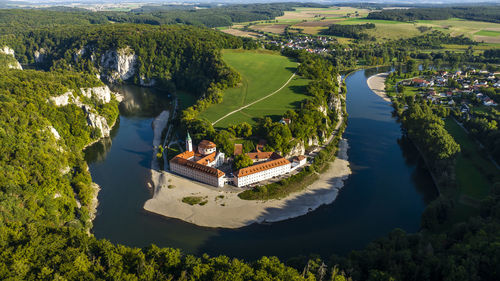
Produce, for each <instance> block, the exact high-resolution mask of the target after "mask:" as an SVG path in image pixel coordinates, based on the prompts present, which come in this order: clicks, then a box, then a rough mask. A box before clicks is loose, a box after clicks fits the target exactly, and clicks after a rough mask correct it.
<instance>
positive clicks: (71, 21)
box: [0, 3, 323, 34]
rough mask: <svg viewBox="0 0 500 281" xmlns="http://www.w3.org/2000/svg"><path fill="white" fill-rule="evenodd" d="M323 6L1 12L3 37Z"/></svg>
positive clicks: (203, 21) (262, 16) (198, 21)
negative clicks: (63, 28)
mask: <svg viewBox="0 0 500 281" xmlns="http://www.w3.org/2000/svg"><path fill="white" fill-rule="evenodd" d="M301 6H304V7H323V6H322V5H319V4H307V3H304V4H300V3H271V4H244V5H223V6H218V5H212V6H210V7H207V8H204V9H197V8H196V7H195V6H192V5H191V6H190V5H185V6H184V5H165V6H145V7H142V8H138V9H135V10H133V11H131V12H111V11H106V12H91V11H88V10H85V9H74V8H71V9H69V8H61V7H59V8H51V9H43V10H42V9H29V10H27V9H1V10H0V34H8V33H13V32H22V31H25V30H27V29H34V28H44V29H51V28H54V27H57V26H63V25H71V26H74V25H79V26H82V25H92V24H111V23H114V22H118V23H138V24H149V25H165V24H186V25H197V26H206V27H217V26H231V25H232V24H233V23H235V22H247V21H256V20H272V19H274V18H276V17H278V16H282V15H283V14H284V12H285V11H291V10H293V7H301Z"/></svg>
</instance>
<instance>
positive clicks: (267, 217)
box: [144, 139, 351, 228]
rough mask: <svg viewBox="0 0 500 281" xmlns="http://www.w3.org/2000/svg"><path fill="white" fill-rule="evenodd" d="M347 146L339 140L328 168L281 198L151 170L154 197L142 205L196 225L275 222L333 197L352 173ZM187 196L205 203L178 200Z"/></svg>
mask: <svg viewBox="0 0 500 281" xmlns="http://www.w3.org/2000/svg"><path fill="white" fill-rule="evenodd" d="M347 149H348V144H347V141H346V140H345V139H343V140H341V141H340V145H339V152H338V156H337V158H336V159H335V161H334V162H332V163H331V164H330V167H329V169H328V170H327V171H326V172H324V173H322V174H321V175H320V178H319V179H318V180H317V181H316V182H314V183H313V184H312V185H310V186H309V187H307V188H306V189H305V190H303V191H301V192H297V193H293V194H291V195H289V196H288V197H286V198H285V199H282V200H268V201H255V200H241V199H240V198H239V197H238V193H239V192H241V189H240V188H236V187H230V186H226V187H224V188H216V187H212V186H208V185H205V184H202V183H199V182H195V181H191V180H189V179H186V178H183V177H180V176H178V175H174V174H172V173H170V172H167V171H158V170H152V181H153V184H154V186H155V192H154V196H153V198H152V199H150V200H148V201H146V203H145V205H144V209H145V210H147V211H149V212H152V213H156V214H160V215H163V216H166V217H171V218H177V219H181V220H184V221H187V222H190V223H193V224H196V225H199V226H207V227H224V228H239V227H242V226H246V225H250V224H252V223H260V222H276V221H281V220H286V219H289V218H294V217H298V216H302V215H305V214H307V213H308V212H310V211H312V210H314V209H316V208H318V207H319V206H321V205H323V204H330V203H332V202H333V201H334V200H335V198H336V197H337V194H338V191H339V189H340V188H342V187H343V185H344V180H345V179H346V178H347V177H348V176H349V175H350V174H351V169H350V168H349V162H348V161H347ZM169 186H170V187H171V188H169ZM187 196H201V197H203V198H204V200H207V203H206V204H205V205H203V206H200V205H194V206H191V205H188V204H186V203H183V202H182V201H181V200H182V198H184V197H187Z"/></svg>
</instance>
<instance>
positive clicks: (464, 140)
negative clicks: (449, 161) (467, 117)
mask: <svg viewBox="0 0 500 281" xmlns="http://www.w3.org/2000/svg"><path fill="white" fill-rule="evenodd" d="M445 127H446V130H447V131H448V132H449V133H450V134H451V135H452V136H453V138H454V139H455V141H456V142H457V143H458V144H460V148H461V152H460V154H459V156H458V157H457V160H456V161H457V162H456V165H455V174H456V179H457V185H458V188H459V191H460V192H459V196H460V197H459V198H457V199H458V200H457V201H459V202H460V201H463V200H468V199H472V200H469V201H476V200H477V202H479V200H481V199H484V198H485V197H486V196H487V195H488V194H489V192H490V188H491V186H492V185H493V184H494V183H495V182H499V181H500V174H499V173H498V170H497V168H496V167H495V166H494V165H493V163H491V161H490V160H489V159H487V158H486V157H485V156H484V153H483V152H481V151H480V150H479V147H478V144H477V143H476V142H475V141H474V140H473V139H471V137H469V136H468V135H467V133H466V132H465V131H464V129H462V128H461V127H460V126H459V125H458V124H457V123H456V122H455V121H454V120H453V119H451V118H448V119H446V124H445Z"/></svg>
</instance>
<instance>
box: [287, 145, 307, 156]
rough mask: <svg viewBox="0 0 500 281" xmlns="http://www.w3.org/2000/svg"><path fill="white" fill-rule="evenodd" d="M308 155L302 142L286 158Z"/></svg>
mask: <svg viewBox="0 0 500 281" xmlns="http://www.w3.org/2000/svg"><path fill="white" fill-rule="evenodd" d="M305 153H306V149H305V148H304V144H303V143H302V142H299V143H297V144H296V145H295V146H294V147H292V150H290V152H289V153H288V154H287V155H286V156H285V157H286V158H289V157H292V156H299V155H304V154H305Z"/></svg>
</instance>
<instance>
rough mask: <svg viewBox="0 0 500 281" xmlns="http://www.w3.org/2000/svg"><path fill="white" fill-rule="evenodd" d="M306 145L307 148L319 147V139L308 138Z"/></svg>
mask: <svg viewBox="0 0 500 281" xmlns="http://www.w3.org/2000/svg"><path fill="white" fill-rule="evenodd" d="M307 145H308V146H311V145H319V139H318V138H316V137H313V138H309V139H308V140H307Z"/></svg>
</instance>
